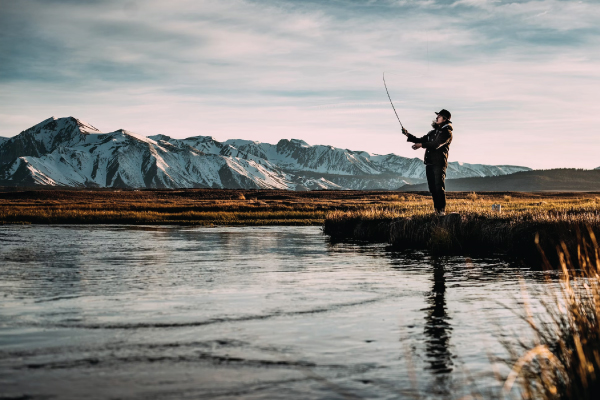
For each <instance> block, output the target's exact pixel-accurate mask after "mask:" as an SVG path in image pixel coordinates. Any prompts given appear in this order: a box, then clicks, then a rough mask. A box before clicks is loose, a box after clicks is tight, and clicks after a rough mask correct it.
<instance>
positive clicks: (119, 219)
mask: <svg viewBox="0 0 600 400" xmlns="http://www.w3.org/2000/svg"><path fill="white" fill-rule="evenodd" d="M400 199H401V196H399V195H398V194H395V193H393V192H387V191H386V192H375V191H373V192H371V191H369V192H366V191H315V192H291V191H285V190H224V189H182V190H106V189H104V190H14V189H10V188H6V189H5V190H4V191H2V190H1V189H0V224H125V225H135V224H149V225H152V224H155V225H208V226H211V225H246V226H253V225H254V226H255V225H313V226H320V225H323V223H324V221H325V215H326V213H327V212H329V211H332V210H341V211H351V210H358V209H364V208H368V207H371V206H373V205H391V204H394V203H396V202H398V201H399V200H400Z"/></svg>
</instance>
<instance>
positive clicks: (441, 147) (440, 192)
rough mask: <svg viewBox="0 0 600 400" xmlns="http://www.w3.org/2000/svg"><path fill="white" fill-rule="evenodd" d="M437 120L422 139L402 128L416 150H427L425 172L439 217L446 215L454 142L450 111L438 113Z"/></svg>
mask: <svg viewBox="0 0 600 400" xmlns="http://www.w3.org/2000/svg"><path fill="white" fill-rule="evenodd" d="M436 114H437V118H436V119H435V120H433V122H432V123H431V126H432V127H433V130H431V131H429V133H428V134H427V135H425V136H423V137H421V138H418V137H416V136H413V135H411V134H410V133H408V131H407V130H406V129H404V128H402V133H403V134H405V135H406V136H407V139H406V140H407V141H408V142H412V143H414V145H413V146H412V148H413V149H414V150H417V149H421V148H424V149H425V172H426V174H427V184H428V186H429V191H430V192H431V196H432V197H433V207H434V208H435V213H436V214H437V215H438V216H443V215H446V183H445V181H446V168H447V167H448V152H449V150H450V143H451V142H452V121H450V118H451V116H452V115H451V114H450V112H449V111H448V110H441V111H440V112H436Z"/></svg>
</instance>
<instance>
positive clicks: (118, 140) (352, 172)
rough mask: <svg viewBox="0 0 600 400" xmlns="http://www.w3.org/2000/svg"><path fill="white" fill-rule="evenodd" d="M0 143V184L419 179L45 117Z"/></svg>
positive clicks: (315, 156)
mask: <svg viewBox="0 0 600 400" xmlns="http://www.w3.org/2000/svg"><path fill="white" fill-rule="evenodd" d="M3 139H4V140H0V185H11V186H21V185H24V186H31V185H50V186H74V187H123V188H181V187H213V188H248V189H250V188H273V189H290V190H310V189H396V188H398V187H400V186H402V185H404V184H407V183H418V182H422V181H424V179H425V166H424V165H423V162H422V161H421V159H417V158H405V157H400V156H397V155H395V154H388V155H376V154H370V153H366V152H363V151H351V150H347V149H340V148H336V147H332V146H324V145H317V146H311V145H309V144H307V143H306V142H304V141H302V140H297V139H291V140H287V139H282V140H280V141H279V142H278V143H277V144H269V143H261V142H255V141H249V140H241V139H232V140H227V141H225V142H219V141H217V140H215V139H213V138H212V137H210V136H195V137H190V138H187V139H173V138H171V137H169V136H165V135H156V136H150V137H145V136H142V135H139V134H136V133H133V132H130V131H126V130H124V129H119V130H117V131H115V132H109V133H102V132H100V131H99V130H98V129H96V128H95V127H93V126H92V125H90V124H87V123H85V122H83V121H81V120H78V119H76V118H73V117H68V118H58V119H57V118H54V117H52V118H49V119H47V120H45V121H42V122H41V123H39V124H37V125H35V126H33V127H31V128H29V129H27V130H25V131H23V132H21V133H20V134H19V135H17V136H15V137H12V138H6V139H5V138H3ZM526 170H530V169H529V168H526V167H517V166H493V165H480V164H464V163H456V162H454V163H450V164H449V166H448V178H462V177H473V176H495V175H505V174H510V173H513V172H518V171H526Z"/></svg>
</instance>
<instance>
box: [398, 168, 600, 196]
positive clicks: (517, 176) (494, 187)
mask: <svg viewBox="0 0 600 400" xmlns="http://www.w3.org/2000/svg"><path fill="white" fill-rule="evenodd" d="M398 190H400V191H427V190H428V189H427V184H426V183H421V184H416V185H404V186H402V187H401V188H399V189H398ZM446 190H447V191H474V192H478V191H493V192H504V191H506V192H537V191H596V190H600V169H594V170H584V169H567V168H564V169H548V170H534V171H523V172H516V173H514V174H510V175H502V176H490V177H482V178H461V179H448V180H446Z"/></svg>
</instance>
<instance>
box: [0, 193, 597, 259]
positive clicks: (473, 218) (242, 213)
mask: <svg viewBox="0 0 600 400" xmlns="http://www.w3.org/2000/svg"><path fill="white" fill-rule="evenodd" d="M492 204H501V205H502V211H501V212H495V211H492V209H491V208H492V207H491V206H492ZM431 211H432V206H431V198H430V196H429V194H428V193H426V192H420V193H411V194H406V193H398V192H389V191H380V192H374V191H313V192H291V191H283V190H222V189H185V190H137V191H136V190H129V191H124V190H123V191H122V190H14V189H6V190H5V191H1V190H0V224H125V225H140V224H147V225H206V226H218V225H229V226H233V225H243V226H262V225H312V226H323V227H324V232H325V233H326V234H327V235H330V236H331V238H332V239H333V240H334V241H336V240H347V239H355V240H365V241H371V242H381V243H390V244H392V245H393V246H394V247H396V248H411V249H429V250H431V251H433V252H434V253H440V254H448V253H455V254H481V253H484V254H491V253H505V254H509V255H516V256H522V255H524V254H525V255H527V256H528V257H529V256H531V254H533V255H536V254H537V250H536V246H535V243H534V239H535V235H536V233H539V235H540V243H541V244H542V245H543V247H544V248H545V249H547V250H548V249H549V251H550V253H552V254H555V253H556V251H555V250H554V245H555V244H556V243H559V242H560V241H561V240H564V241H566V242H568V243H569V246H571V247H570V248H573V249H576V246H575V245H574V243H575V242H576V240H577V235H576V231H577V230H578V229H579V230H586V229H587V225H590V226H591V227H592V228H593V229H594V230H595V232H598V231H599V227H600V222H599V219H600V216H599V213H600V193H573V192H567V193H522V192H519V193H506V192H484V193H479V194H474V193H467V192H450V193H448V212H449V213H452V212H455V213H458V215H456V214H454V215H449V216H447V217H445V218H438V217H435V216H434V215H433V214H432V212H431ZM598 233H600V232H598Z"/></svg>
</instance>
